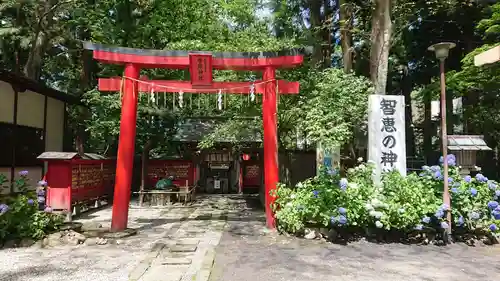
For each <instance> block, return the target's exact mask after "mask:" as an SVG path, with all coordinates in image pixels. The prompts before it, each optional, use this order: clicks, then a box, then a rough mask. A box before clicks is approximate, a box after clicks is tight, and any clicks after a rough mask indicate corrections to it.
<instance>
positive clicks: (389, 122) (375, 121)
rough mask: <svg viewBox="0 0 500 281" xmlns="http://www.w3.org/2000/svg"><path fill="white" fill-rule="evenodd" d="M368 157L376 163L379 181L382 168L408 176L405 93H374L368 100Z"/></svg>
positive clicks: (377, 179) (375, 177) (376, 177)
mask: <svg viewBox="0 0 500 281" xmlns="http://www.w3.org/2000/svg"><path fill="white" fill-rule="evenodd" d="M368 160H371V161H372V162H374V163H375V167H376V168H375V175H374V179H375V181H377V182H378V181H379V180H380V174H381V172H382V171H390V170H393V169H396V170H398V171H399V172H400V173H401V175H404V176H405V175H406V139H405V103H404V96H393V95H371V96H370V97H369V99H368Z"/></svg>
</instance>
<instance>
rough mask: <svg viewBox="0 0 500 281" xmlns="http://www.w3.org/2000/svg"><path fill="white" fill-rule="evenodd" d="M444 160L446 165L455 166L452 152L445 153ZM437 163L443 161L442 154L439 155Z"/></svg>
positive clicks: (455, 162) (455, 161)
mask: <svg viewBox="0 0 500 281" xmlns="http://www.w3.org/2000/svg"><path fill="white" fill-rule="evenodd" d="M446 162H447V163H448V166H456V165H457V158H456V157H455V155H453V154H449V155H446ZM439 163H441V164H443V163H444V161H443V156H441V157H439Z"/></svg>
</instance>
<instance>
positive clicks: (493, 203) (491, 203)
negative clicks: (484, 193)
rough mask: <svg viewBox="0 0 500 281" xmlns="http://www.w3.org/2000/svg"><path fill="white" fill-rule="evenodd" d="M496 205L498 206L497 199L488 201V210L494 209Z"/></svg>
mask: <svg viewBox="0 0 500 281" xmlns="http://www.w3.org/2000/svg"><path fill="white" fill-rule="evenodd" d="M496 207H498V202H497V201H490V202H488V208H489V209H490V210H494V209H496Z"/></svg>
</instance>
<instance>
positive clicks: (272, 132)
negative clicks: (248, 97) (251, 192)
mask: <svg viewBox="0 0 500 281" xmlns="http://www.w3.org/2000/svg"><path fill="white" fill-rule="evenodd" d="M263 76H264V77H263V80H264V81H269V82H267V83H266V85H265V93H264V98H263V105H262V108H263V109H262V120H263V124H264V185H265V188H264V192H265V202H266V203H265V204H266V206H265V208H266V225H267V227H268V228H270V229H274V228H275V227H276V223H275V220H274V214H273V211H272V210H271V204H273V203H274V201H275V197H274V195H272V194H271V192H274V191H275V190H276V184H277V183H278V180H279V174H278V172H279V171H278V136H277V129H278V128H277V107H278V103H277V98H276V80H275V79H276V70H275V69H274V68H272V67H266V68H265V69H264V75H263Z"/></svg>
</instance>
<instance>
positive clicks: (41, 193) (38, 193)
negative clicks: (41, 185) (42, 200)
mask: <svg viewBox="0 0 500 281" xmlns="http://www.w3.org/2000/svg"><path fill="white" fill-rule="evenodd" d="M36 195H38V196H45V190H43V189H38V190H37V191H36Z"/></svg>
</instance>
